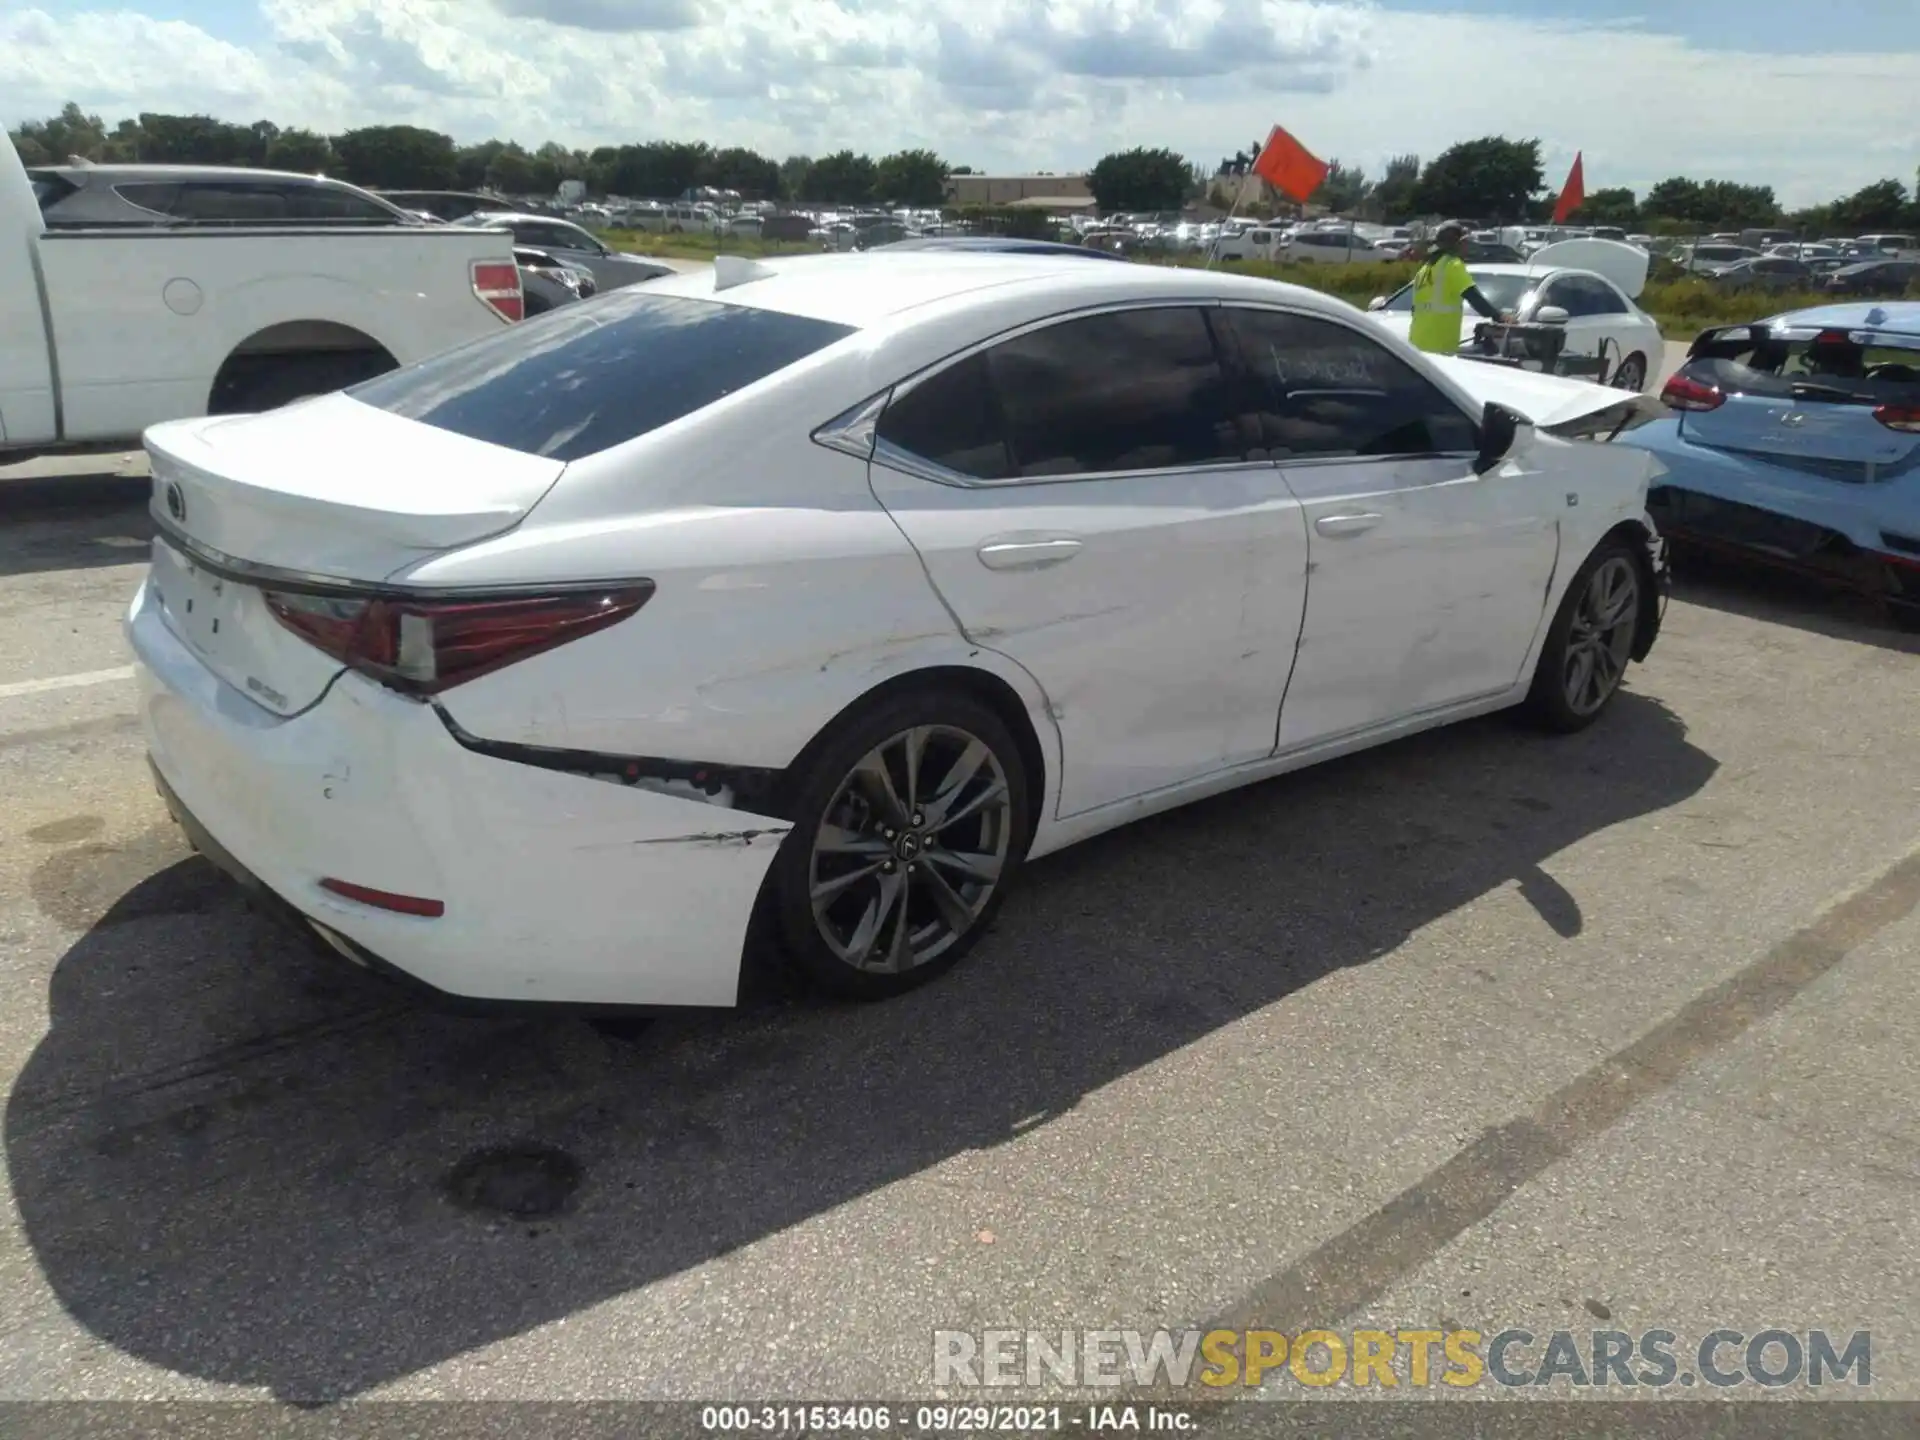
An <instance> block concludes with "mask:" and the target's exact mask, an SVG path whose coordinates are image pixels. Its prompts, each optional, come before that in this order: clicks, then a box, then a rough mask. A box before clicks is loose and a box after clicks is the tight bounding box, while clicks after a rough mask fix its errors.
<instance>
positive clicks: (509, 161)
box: [480, 140, 534, 195]
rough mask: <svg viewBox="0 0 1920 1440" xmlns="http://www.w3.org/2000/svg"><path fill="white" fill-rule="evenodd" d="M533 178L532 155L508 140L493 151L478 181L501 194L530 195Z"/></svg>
mask: <svg viewBox="0 0 1920 1440" xmlns="http://www.w3.org/2000/svg"><path fill="white" fill-rule="evenodd" d="M533 180H534V175H533V157H532V156H531V155H529V154H528V153H527V152H526V151H525V150H522V149H521V148H520V147H519V146H518V145H516V144H514V143H513V142H512V141H511V140H509V141H507V143H506V144H504V145H502V146H501V147H500V148H499V149H498V150H496V151H494V152H493V158H492V159H491V160H489V161H488V162H487V168H486V171H485V173H484V174H483V175H482V176H481V178H480V183H481V184H483V185H486V186H488V187H490V188H491V189H494V190H498V191H499V192H500V193H501V194H502V195H530V194H532V193H533V189H534V185H533Z"/></svg>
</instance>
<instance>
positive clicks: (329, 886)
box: [320, 876, 447, 920]
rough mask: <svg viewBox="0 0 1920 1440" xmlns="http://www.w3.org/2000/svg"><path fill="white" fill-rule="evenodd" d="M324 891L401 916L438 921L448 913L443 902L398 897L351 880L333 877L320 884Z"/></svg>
mask: <svg viewBox="0 0 1920 1440" xmlns="http://www.w3.org/2000/svg"><path fill="white" fill-rule="evenodd" d="M320 888H321V889H322V890H331V891H332V892H333V893H334V894H335V895H339V896H342V897H344V898H346V899H348V900H355V901H358V902H359V903H360V904H362V905H371V906H373V907H374V908H375V909H376V910H392V911H393V912H395V913H396V914H399V915H418V916H421V917H422V918H423V919H427V920H437V919H439V918H440V917H441V916H442V915H444V914H446V913H447V906H446V902H445V901H443V900H426V899H423V898H421V897H420V896H418V895H396V894H394V893H393V891H391V890H375V889H373V888H372V887H371V886H367V885H356V884H354V883H353V882H352V881H351V880H335V879H333V878H332V877H331V876H329V877H328V878H327V879H325V880H322V881H321V882H320Z"/></svg>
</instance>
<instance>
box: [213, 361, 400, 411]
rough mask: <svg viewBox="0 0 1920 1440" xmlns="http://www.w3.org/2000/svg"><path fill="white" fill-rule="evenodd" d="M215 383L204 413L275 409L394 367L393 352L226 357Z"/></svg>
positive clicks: (370, 377)
mask: <svg viewBox="0 0 1920 1440" xmlns="http://www.w3.org/2000/svg"><path fill="white" fill-rule="evenodd" d="M229 365H230V368H229V370H228V371H227V373H226V374H223V375H222V376H221V377H220V383H219V384H218V385H216V387H215V392H214V398H213V403H212V404H211V405H209V406H208V413H209V414H213V415H254V414H258V413H259V412H261V411H263V410H278V409H279V408H280V407H281V406H282V405H291V404H292V403H293V402H294V401H296V400H305V399H307V398H309V397H310V396H314V395H326V394H330V393H332V392H333V391H335V390H344V389H345V388H346V387H347V386H349V385H358V384H359V383H360V382H361V381H362V380H371V379H372V378H373V377H374V376H376V375H383V374H385V373H386V372H387V371H389V370H391V369H393V368H394V360H393V357H392V356H390V355H388V354H387V353H386V352H385V351H378V350H343V351H338V352H315V353H307V354H297V355H249V356H242V357H239V358H237V359H235V360H234V361H231V362H229Z"/></svg>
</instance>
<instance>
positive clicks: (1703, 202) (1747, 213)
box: [1700, 180, 1780, 230]
mask: <svg viewBox="0 0 1920 1440" xmlns="http://www.w3.org/2000/svg"><path fill="white" fill-rule="evenodd" d="M1700 206H1701V209H1702V210H1703V211H1704V212H1705V215H1704V216H1703V218H1704V219H1705V220H1706V222H1707V223H1708V224H1709V225H1712V226H1715V227H1717V228H1722V229H1727V230H1744V229H1746V228H1747V227H1749V226H1754V227H1761V226H1771V225H1777V224H1779V223H1780V202H1779V201H1777V200H1776V199H1774V195H1773V187H1772V186H1771V185H1738V184H1735V183H1734V182H1733V181H1731V180H1707V181H1704V182H1702V183H1701V186H1700Z"/></svg>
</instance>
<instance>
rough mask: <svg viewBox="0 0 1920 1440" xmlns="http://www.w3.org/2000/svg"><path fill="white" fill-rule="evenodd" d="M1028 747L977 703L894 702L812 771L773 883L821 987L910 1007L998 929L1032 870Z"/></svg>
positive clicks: (780, 916)
mask: <svg viewBox="0 0 1920 1440" xmlns="http://www.w3.org/2000/svg"><path fill="white" fill-rule="evenodd" d="M1029 797H1030V782H1029V778H1028V776H1027V773H1026V770H1025V767H1024V766H1023V764H1022V763H1021V759H1020V750H1019V746H1018V745H1017V744H1016V743H1015V742H1014V739H1013V736H1012V735H1011V734H1010V733H1009V732H1008V730H1007V727H1006V725H1005V723H1004V722H1003V721H1002V720H1001V719H1000V717H999V716H998V715H997V714H996V713H995V712H994V711H993V710H992V709H991V708H990V707H989V706H987V705H985V704H983V703H982V702H981V701H979V700H978V699H975V698H974V697H973V696H971V695H968V694H965V693H964V692H960V691H954V690H946V689H928V690H921V691H913V692H908V693H905V694H900V695H896V696H892V697H889V698H888V699H886V700H883V701H881V702H880V703H879V704H877V705H875V706H873V707H872V708H871V709H868V710H866V711H863V712H860V713H857V714H856V715H854V716H852V717H850V718H849V719H848V720H846V721H844V722H842V723H841V724H840V725H839V726H837V727H836V728H835V729H834V730H832V731H830V732H828V734H827V735H826V736H825V737H823V739H822V740H820V741H819V742H816V744H815V745H814V746H813V747H812V753H811V754H810V755H809V756H808V757H807V758H805V759H803V761H802V768H801V779H800V781H799V784H798V786H797V788H796V791H795V794H794V801H793V805H792V810H791V813H792V815H793V817H794V827H793V830H792V832H791V833H790V834H789V835H788V836H787V838H786V840H785V841H784V842H783V844H782V846H781V849H780V853H779V855H778V856H777V857H776V858H775V860H774V862H773V869H772V874H771V877H770V885H771V894H770V897H769V898H770V900H771V904H772V914H773V919H774V922H775V927H776V931H777V933H778V935H779V938H780V940H781V941H782V943H783V945H784V947H785V949H786V951H787V954H788V955H789V956H790V957H791V959H792V960H793V962H794V963H795V965H796V966H797V967H798V968H799V969H800V970H801V972H802V973H803V974H805V975H806V976H807V977H808V978H809V979H810V980H811V981H813V983H814V984H815V985H817V986H818V987H819V988H821V989H823V990H825V991H827V992H829V993H831V994H835V995H840V996H845V997H847V998H849V999H856V1000H879V999H885V998H888V997H890V996H894V995H900V994H903V993H905V992H906V991H908V990H911V989H914V988H915V987H917V986H919V985H923V984H925V983H926V982H927V981H929V980H932V979H933V978H935V977H936V976H938V975H941V974H944V973H945V972H946V971H948V970H950V969H952V968H953V966H954V965H956V964H958V963H959V961H960V960H961V958H962V957H963V956H965V955H966V953H967V952H968V951H969V950H971V949H972V948H973V946H974V945H975V944H976V943H977V942H978V941H979V939H980V936H981V935H982V934H983V933H984V932H985V931H986V929H987V927H988V926H989V925H990V924H991V923H992V920H993V917H994V915H995V914H996V913H997V912H998V910H999V908H1000V904H1001V901H1002V899H1003V898H1004V896H1005V895H1006V891H1007V888H1008V886H1009V885H1010V884H1011V883H1012V882H1013V879H1014V876H1015V875H1016V874H1017V872H1018V871H1019V868H1020V862H1021V861H1022V859H1023V858H1024V857H1025V854H1026V847H1027V839H1028V832H1029V816H1030V814H1031V810H1030V808H1029V807H1030V803H1031V802H1030V798H1029Z"/></svg>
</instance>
